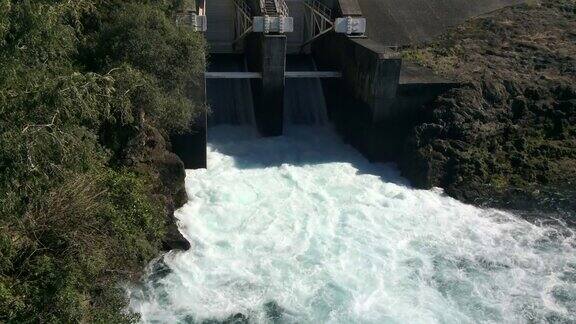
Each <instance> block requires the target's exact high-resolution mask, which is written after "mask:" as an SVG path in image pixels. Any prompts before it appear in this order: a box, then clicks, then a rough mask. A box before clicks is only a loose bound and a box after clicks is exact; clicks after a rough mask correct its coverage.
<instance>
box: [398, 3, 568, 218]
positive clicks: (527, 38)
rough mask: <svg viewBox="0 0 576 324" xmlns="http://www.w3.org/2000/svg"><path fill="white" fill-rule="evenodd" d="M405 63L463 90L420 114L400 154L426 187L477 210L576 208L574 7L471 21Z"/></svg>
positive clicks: (534, 8)
mask: <svg viewBox="0 0 576 324" xmlns="http://www.w3.org/2000/svg"><path fill="white" fill-rule="evenodd" d="M404 56H405V58H406V59H408V60H412V61H415V62H417V63H419V64H423V65H425V66H428V67H430V68H432V69H433V70H434V71H436V72H437V73H439V74H442V75H444V76H447V77H450V78H452V79H456V80H458V81H460V82H461V83H462V86H460V87H457V88H455V89H453V90H451V91H449V92H448V93H446V94H444V95H442V96H441V97H440V98H439V99H438V100H436V101H435V102H434V103H432V104H431V105H428V106H426V107H423V108H422V111H421V118H420V120H419V121H418V123H417V126H416V127H414V129H413V130H412V132H411V134H410V136H409V137H408V140H406V142H405V143H404V146H403V151H402V153H401V154H400V156H401V157H400V158H399V161H398V162H399V165H400V167H401V169H402V171H403V173H404V174H405V175H406V176H407V177H409V178H410V179H411V180H412V181H413V182H414V183H415V184H416V185H417V186H419V187H431V186H439V187H443V188H445V190H446V191H447V193H448V194H450V195H452V196H454V197H456V198H458V199H462V200H464V201H467V202H472V203H476V204H482V205H489V206H497V207H502V208H513V209H523V210H539V211H557V210H563V211H568V212H569V213H572V212H573V211H575V210H576V4H575V3H574V2H573V1H570V0H545V1H542V2H541V3H536V2H531V3H530V4H526V5H519V6H515V7H511V8H507V9H504V10H501V11H498V12H495V13H493V14H491V15H489V16H486V17H482V18H478V19H474V20H472V21H469V22H467V23H466V24H464V25H462V26H459V27H457V28H455V29H453V30H451V31H450V32H449V33H447V34H445V35H443V36H441V37H439V38H437V39H436V40H434V41H433V42H431V43H429V44H426V45H423V46H420V47H418V48H407V49H405V50H404Z"/></svg>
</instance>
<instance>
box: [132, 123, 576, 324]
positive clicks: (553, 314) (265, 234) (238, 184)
mask: <svg viewBox="0 0 576 324" xmlns="http://www.w3.org/2000/svg"><path fill="white" fill-rule="evenodd" d="M209 134H210V137H209V146H208V164H209V169H207V170H189V171H187V178H186V188H187V192H188V196H189V202H188V203H187V204H186V205H185V206H184V207H182V208H181V209H180V210H178V211H177V214H176V215H177V217H178V219H179V221H180V229H181V231H182V232H183V233H184V235H185V237H186V238H187V239H188V240H189V241H190V242H191V243H192V248H191V249H190V250H189V251H186V252H181V251H180V252H178V251H173V252H170V253H168V254H167V255H165V256H164V257H163V258H162V261H159V262H156V263H153V264H152V265H151V266H150V268H149V269H148V273H147V276H146V278H145V279H144V283H143V284H142V285H141V286H137V287H132V288H130V289H129V293H130V300H131V303H130V308H131V310H132V311H135V312H137V313H139V314H140V315H141V320H142V322H145V323H202V322H206V321H209V322H210V323H214V322H218V321H226V320H228V321H229V322H234V321H236V323H238V322H243V321H245V322H250V323H478V322H484V323H495V322H508V323H522V322H532V323H539V322H557V323H569V322H574V321H576V241H575V236H574V235H575V233H574V231H573V230H572V229H570V228H567V227H564V226H562V225H561V224H548V225H535V224H533V223H529V222H527V221H524V220H522V219H520V218H519V217H517V216H515V215H514V214H510V213H506V212H502V211H497V210H492V209H481V208H476V207H473V206H470V205H465V204H463V203H460V202H458V201H456V200H454V199H451V198H449V197H447V196H445V195H444V194H442V192H441V191H440V190H415V189H413V188H411V187H410V186H409V184H408V183H407V182H406V181H405V180H404V179H402V178H401V177H400V176H399V175H398V172H397V171H396V169H395V168H394V167H393V166H391V165H383V164H371V163H369V162H368V161H367V160H366V159H364V158H363V157H362V156H361V155H360V154H359V153H358V152H356V151H355V150H354V149H352V148H351V147H349V146H347V145H346V144H344V143H342V142H341V140H340V139H339V138H338V137H337V136H336V135H334V133H333V132H332V130H331V129H329V128H320V127H309V126H292V127H289V128H288V129H287V130H286V134H285V135H283V136H280V137H273V138H261V137H259V136H258V135H257V134H255V133H254V131H253V128H251V127H231V126H218V127H215V128H212V129H210V132H209ZM211 321H212V322H211Z"/></svg>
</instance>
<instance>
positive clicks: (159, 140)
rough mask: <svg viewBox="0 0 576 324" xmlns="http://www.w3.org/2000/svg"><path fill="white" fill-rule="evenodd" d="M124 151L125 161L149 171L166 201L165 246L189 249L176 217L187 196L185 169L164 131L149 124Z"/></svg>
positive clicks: (159, 192)
mask: <svg viewBox="0 0 576 324" xmlns="http://www.w3.org/2000/svg"><path fill="white" fill-rule="evenodd" d="M123 154H124V158H123V161H122V162H123V164H125V165H128V166H131V167H133V168H134V169H135V170H136V171H137V172H142V173H144V174H147V175H149V177H150V178H151V179H152V181H153V185H154V195H156V196H157V198H159V200H160V201H162V202H163V203H164V206H165V215H166V224H167V232H166V236H165V238H164V240H163V241H162V245H163V249H164V250H172V249H182V250H187V249H189V248H190V243H189V242H188V241H187V240H186V239H185V238H184V237H183V236H182V234H181V233H180V231H179V229H178V224H177V219H176V218H175V217H174V211H175V210H176V209H177V208H179V207H181V206H183V205H184V204H185V203H186V200H187V197H186V190H185V187H184V180H185V178H186V172H185V169H184V164H183V163H182V161H181V160H180V158H179V157H178V156H177V155H176V154H174V153H172V152H170V151H169V147H168V143H166V140H165V139H164V137H163V136H162V134H160V132H159V131H158V130H157V129H156V128H154V127H152V126H149V125H145V126H144V127H143V129H142V130H141V131H140V132H139V133H138V134H136V135H135V136H134V137H132V138H131V139H130V140H129V141H128V143H127V146H126V149H125V150H124V153H123Z"/></svg>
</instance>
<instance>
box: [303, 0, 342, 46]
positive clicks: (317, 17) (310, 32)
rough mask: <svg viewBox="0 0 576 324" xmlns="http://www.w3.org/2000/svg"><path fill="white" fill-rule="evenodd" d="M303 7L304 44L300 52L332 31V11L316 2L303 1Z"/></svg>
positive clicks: (315, 0)
mask: <svg viewBox="0 0 576 324" xmlns="http://www.w3.org/2000/svg"><path fill="white" fill-rule="evenodd" d="M304 6H305V11H304V20H305V24H304V26H305V31H304V32H305V36H304V37H305V42H304V43H303V44H302V46H301V49H302V50H303V49H304V47H305V46H306V45H308V44H310V43H312V42H313V41H314V40H315V39H317V38H318V37H320V36H322V35H324V34H326V33H328V32H330V31H331V30H333V29H334V22H333V21H332V9H330V8H329V7H328V6H326V5H325V4H323V3H321V2H320V1H317V0H305V1H304Z"/></svg>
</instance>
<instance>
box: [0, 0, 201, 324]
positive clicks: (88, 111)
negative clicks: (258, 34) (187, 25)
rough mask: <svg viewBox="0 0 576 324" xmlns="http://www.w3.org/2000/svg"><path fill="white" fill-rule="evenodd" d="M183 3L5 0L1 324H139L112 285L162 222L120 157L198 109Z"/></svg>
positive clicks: (147, 248) (192, 40) (145, 252)
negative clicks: (175, 16)
mask: <svg viewBox="0 0 576 324" xmlns="http://www.w3.org/2000/svg"><path fill="white" fill-rule="evenodd" d="M178 5H179V1H164V2H159V1H131V2H126V1H99V0H77V1H64V0H61V1H59V0H38V1H20V0H12V1H10V0H0V63H1V64H0V130H1V132H0V192H1V193H2V195H0V322H14V323H21V322H38V321H39V322H54V323H60V322H104V323H120V322H130V321H133V320H134V319H135V318H134V316H133V315H131V314H126V313H124V312H123V309H124V308H125V306H126V300H125V296H124V294H123V291H122V289H120V288H119V284H120V283H121V282H123V281H125V280H132V279H135V278H136V277H137V276H138V273H139V271H141V269H143V268H144V265H145V264H146V263H147V262H149V261H150V260H151V259H152V258H153V257H155V256H156V255H157V254H158V253H159V247H160V246H161V244H160V242H161V239H162V237H163V235H164V232H165V225H166V224H165V219H166V218H165V212H166V211H165V210H164V208H163V207H162V206H163V203H162V201H161V200H160V198H158V196H157V195H155V194H154V191H155V190H156V189H155V188H153V185H152V180H151V179H150V178H149V176H148V175H147V174H143V173H136V171H135V170H131V169H129V167H126V166H123V165H122V161H121V160H119V159H117V158H118V157H119V156H120V155H121V152H122V150H123V149H124V147H123V145H125V144H126V142H127V141H129V140H130V139H131V138H132V137H134V136H136V135H137V134H138V132H139V131H141V130H142V129H144V128H145V127H149V126H153V127H156V128H158V129H160V130H161V131H162V133H163V134H165V135H167V134H169V133H171V132H179V131H183V130H185V129H186V128H187V127H188V125H189V124H190V122H191V121H192V119H193V118H194V116H196V115H197V114H198V113H199V111H200V110H201V109H204V108H203V106H202V104H201V102H199V101H197V100H195V97H194V93H195V91H198V89H197V88H198V85H199V84H200V83H199V80H200V79H199V78H201V74H202V71H203V69H204V64H205V63H204V43H203V41H202V39H201V37H200V36H199V35H197V34H195V33H193V32H191V31H189V30H185V29H181V28H177V27H176V26H175V25H174V24H173V23H172V21H171V19H170V18H169V14H170V10H172V9H174V8H176V7H177V6H178Z"/></svg>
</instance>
